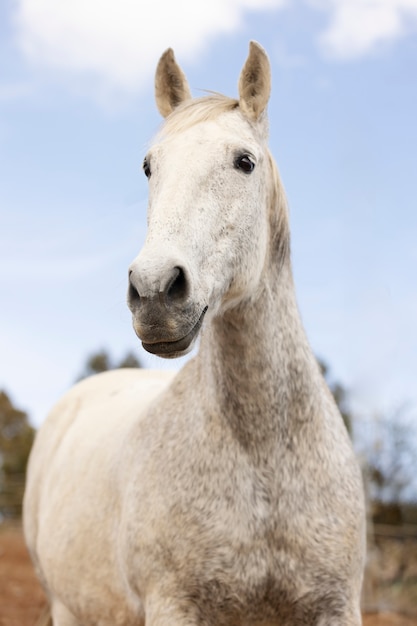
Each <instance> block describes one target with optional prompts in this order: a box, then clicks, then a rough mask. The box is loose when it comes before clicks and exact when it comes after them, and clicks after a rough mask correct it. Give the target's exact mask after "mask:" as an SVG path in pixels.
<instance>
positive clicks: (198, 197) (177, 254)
mask: <svg viewBox="0 0 417 626" xmlns="http://www.w3.org/2000/svg"><path fill="white" fill-rule="evenodd" d="M155 85H156V101H157V105H158V108H159V110H160V112H161V114H162V115H163V116H164V117H166V121H165V124H164V126H163V128H162V130H161V132H160V133H159V135H158V136H157V138H156V140H155V142H154V144H153V145H152V147H151V149H150V150H149V152H148V154H147V155H146V157H145V160H144V163H143V169H144V172H145V174H146V176H147V177H148V179H149V207H148V234H147V238H146V242H145V245H144V247H143V249H142V251H141V253H140V254H139V256H138V257H137V258H136V259H135V260H134V262H133V263H132V265H131V267H130V270H129V293H128V303H129V307H130V309H131V311H132V314H133V325H134V328H135V331H136V333H137V335H138V336H139V338H140V339H141V341H142V343H143V346H144V348H145V349H146V350H148V351H149V352H152V353H154V354H158V355H160V356H165V357H176V356H180V355H182V354H185V353H186V352H188V351H189V350H190V349H191V347H192V344H193V342H194V340H195V338H196V337H197V335H198V332H199V330H200V328H201V325H202V323H203V319H204V317H205V315H206V312H208V313H207V314H208V315H219V314H221V313H222V312H224V311H225V310H226V309H227V308H230V307H232V306H235V305H236V304H238V303H239V302H241V301H242V300H244V299H247V298H251V297H253V295H254V294H255V292H256V290H257V287H258V285H259V282H260V278H261V275H262V271H263V268H264V266H265V262H266V259H267V258H268V253H269V248H270V243H271V228H274V225H273V222H274V221H277V219H278V217H277V216H276V215H274V216H272V215H271V214H272V213H273V211H271V205H272V204H276V202H274V200H273V198H272V195H276V189H277V187H278V183H277V177H276V176H274V173H275V168H274V165H273V163H272V160H271V157H270V154H269V152H268V149H267V145H266V140H267V119H266V106H267V103H268V99H269V93H270V67H269V62H268V58H267V56H266V53H265V52H264V50H263V49H262V48H261V46H259V45H258V44H256V43H254V42H251V44H250V52H249V56H248V59H247V60H246V63H245V65H244V67H243V69H242V72H241V75H240V79H239V100H233V99H230V98H227V97H225V96H220V95H210V96H207V97H204V98H199V99H192V98H191V95H190V90H189V87H188V84H187V81H186V78H185V76H184V74H183V72H182V70H181V69H180V67H179V66H178V65H177V63H176V61H175V59H174V55H173V52H172V50H167V51H166V52H165V53H164V54H163V55H162V57H161V59H160V61H159V64H158V68H157V72H156V81H155ZM273 181H275V184H274V182H273Z"/></svg>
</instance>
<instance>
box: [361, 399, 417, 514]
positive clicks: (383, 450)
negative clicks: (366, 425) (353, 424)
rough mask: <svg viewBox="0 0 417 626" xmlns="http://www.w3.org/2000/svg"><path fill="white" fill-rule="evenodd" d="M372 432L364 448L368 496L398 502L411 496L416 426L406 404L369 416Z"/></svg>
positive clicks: (415, 465) (415, 485)
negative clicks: (368, 485)
mask: <svg viewBox="0 0 417 626" xmlns="http://www.w3.org/2000/svg"><path fill="white" fill-rule="evenodd" d="M372 425H373V433H372V435H371V438H370V441H369V442H368V443H367V446H366V449H365V450H364V456H365V458H366V461H367V475H368V480H369V483H370V492H371V493H370V495H371V498H372V499H373V500H375V501H377V502H382V503H383V502H385V503H391V504H392V503H400V502H407V501H410V500H413V499H415V491H416V488H417V481H416V474H417V472H416V469H417V463H416V458H417V429H416V422H415V419H413V416H412V415H411V413H410V411H409V407H408V406H407V405H403V406H401V407H399V408H397V409H396V410H395V411H393V412H392V414H390V415H385V416H382V417H380V416H378V417H376V418H374V419H373V420H372Z"/></svg>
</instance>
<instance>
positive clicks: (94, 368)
mask: <svg viewBox="0 0 417 626" xmlns="http://www.w3.org/2000/svg"><path fill="white" fill-rule="evenodd" d="M123 367H141V364H140V362H139V360H138V359H137V358H136V357H135V355H134V354H133V352H127V354H126V355H125V356H124V357H123V358H122V359H121V361H119V362H114V361H113V359H112V358H111V356H110V355H109V353H108V352H107V350H99V351H98V352H95V353H94V354H91V355H90V356H89V357H87V362H86V364H85V367H84V372H83V373H82V374H81V376H80V377H79V378H78V380H82V379H83V378H87V377H88V376H93V375H94V374H101V372H107V371H108V370H113V369H118V368H123Z"/></svg>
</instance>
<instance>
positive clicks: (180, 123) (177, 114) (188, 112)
mask: <svg viewBox="0 0 417 626" xmlns="http://www.w3.org/2000/svg"><path fill="white" fill-rule="evenodd" d="M238 107H239V102H238V100H235V99H233V98H229V97H227V96H223V95H222V94H217V93H212V94H210V95H209V96H203V97H202V98H193V99H192V100H186V101H185V102H183V103H182V104H180V105H179V106H178V107H177V108H176V109H174V111H173V112H172V113H171V115H169V116H168V117H167V119H166V120H165V122H164V124H163V127H162V129H161V133H162V134H164V135H169V134H176V133H181V132H183V131H185V130H187V129H188V128H192V127H193V126H195V125H196V124H199V123H201V122H207V121H211V120H215V119H216V118H218V117H219V116H220V115H221V114H222V113H227V112H228V111H233V110H235V109H237V108H238Z"/></svg>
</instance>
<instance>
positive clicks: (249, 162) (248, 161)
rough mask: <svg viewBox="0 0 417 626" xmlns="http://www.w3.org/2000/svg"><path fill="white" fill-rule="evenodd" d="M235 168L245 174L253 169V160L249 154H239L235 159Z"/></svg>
mask: <svg viewBox="0 0 417 626" xmlns="http://www.w3.org/2000/svg"><path fill="white" fill-rule="evenodd" d="M235 168H236V169H237V170H242V172H245V174H250V173H251V172H253V170H254V169H255V162H254V161H253V159H252V157H250V156H249V154H241V155H240V156H238V157H237V158H236V160H235Z"/></svg>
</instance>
